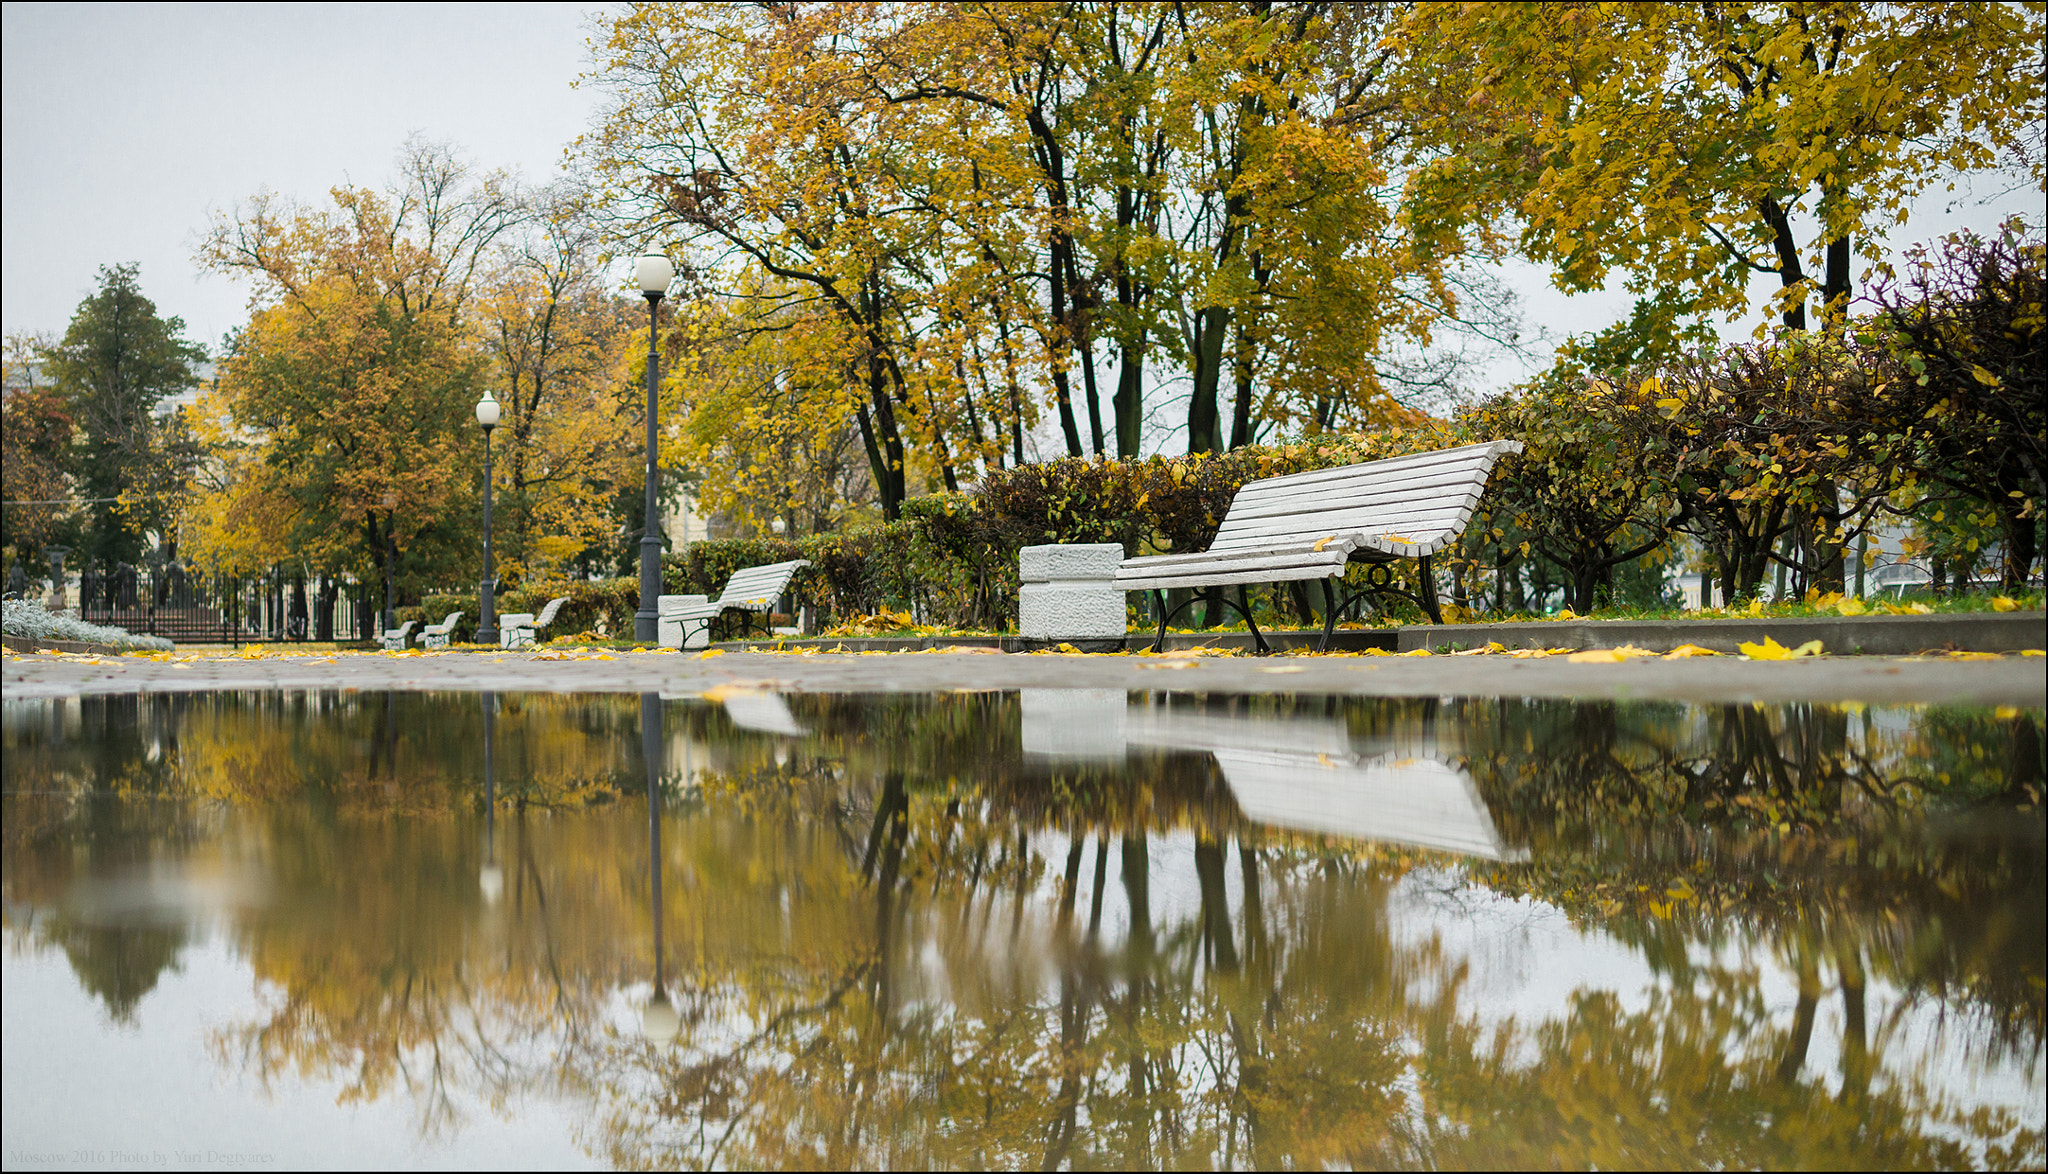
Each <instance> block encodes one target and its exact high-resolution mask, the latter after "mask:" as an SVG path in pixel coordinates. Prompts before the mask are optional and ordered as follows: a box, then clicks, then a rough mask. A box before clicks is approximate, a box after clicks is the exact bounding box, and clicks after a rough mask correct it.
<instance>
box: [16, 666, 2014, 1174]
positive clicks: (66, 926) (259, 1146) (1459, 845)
mask: <svg viewBox="0 0 2048 1174" xmlns="http://www.w3.org/2000/svg"><path fill="white" fill-rule="evenodd" d="M2042 718H2043V715H2042V713H2041V711H2039V710H2023V711H2012V710H2000V711H1996V712H1994V711H1990V710H1978V709H1961V708H1956V709H1944V708H1927V709H1896V710H1879V709H1869V710H1864V709H1837V708H1827V707H1813V706H1775V707H1764V706H1750V705H1739V706H1689V705H1677V704H1640V705H1615V704H1578V703H1569V702H1547V701H1514V700H1507V701H1501V700H1452V699H1444V700H1437V699H1419V700H1384V699H1325V698H1306V697H1301V698H1297V697H1287V696H1261V697H1230V696H1213V695H1212V696H1204V695H1199V694H1188V693H1154V694H1143V693H1131V694H1125V693H1121V692H1102V691H1088V690H1026V691H1024V692H1022V693H1021V694H1020V693H957V694H946V695H939V696H917V695H888V696H879V695H878V696H829V695H778V694H773V693H760V692H748V691H745V690H714V691H713V692H712V693H710V694H708V695H706V696H701V697H700V696H689V697H672V698H662V697H656V696H653V695H647V696H615V695H595V696H593V695H558V694H500V695H496V696H492V695H490V694H484V695H481V696H479V695H476V694H465V695H456V694H382V695H377V694H359V693H346V694H344V693H341V692H328V693H307V694H275V693H273V694H256V693H237V694H219V695H205V694H195V695H181V696H161V695H159V696H145V697H134V696H129V697H104V698H84V699H78V698H73V699H68V700H60V701H34V702H9V703H7V704H6V706H5V709H4V718H0V747H4V752H5V757H4V768H0V771H4V788H5V789H4V798H0V802H4V817H5V818H4V827H5V857H4V880H5V904H6V922H5V926H6V946H7V948H6V951H5V961H4V965H5V987H6V998H5V1001H4V1020H5V1037H6V1041H7V1046H6V1048H5V1059H4V1103H5V1114H4V1122H5V1123H4V1126H0V1129H4V1134H5V1150H6V1154H7V1165H8V1167H9V1168H17V1167H18V1168H24V1169H29V1168H52V1167H70V1166H78V1165H86V1164H92V1165H111V1166H151V1167H189V1166H222V1165H233V1166H239V1167H243V1168H248V1167H277V1168H284V1167H291V1166H299V1165H309V1166H331V1165H406V1166H419V1167H435V1166H481V1165H490V1164H501V1165H506V1166H514V1167H530V1166H556V1165H570V1166H628V1167H648V1166H686V1167H693V1166H725V1167H758V1166H812V1167H825V1168H847V1167H870V1168H881V1167H929V1166H944V1167H977V1168H978V1167H1022V1166H1032V1167H1062V1166H1065V1167H1074V1168H1085V1167H1101V1166H1112V1167H1168V1166H1171V1167H1182V1166H1238V1167H1272V1166H1282V1165H1285V1166H1295V1167H1318V1166H1321V1167H1327V1166H1426V1167H1445V1168H1451V1167H1468V1168H1497V1167H1508V1168H1515V1167H1532V1166H1551V1165H1558V1166H1566V1167H1581V1166H1604V1167H1642V1166H1654V1167H1681V1166H1682V1167H1700V1166H1723V1167H1726V1166H1740V1167H1756V1166H1764V1167H1790V1166H1814V1165H1829V1166H1862V1167H1885V1168H1906V1167H1923V1166H1938V1167H1954V1166H1997V1167H2014V1166H2032V1167H2039V1166H2041V1165H2042V1164H2043V1162H2044V1158H2048V1148H2044V1140H2043V1138H2044V1133H2043V1130H2044V1124H2048V1121H2044V1118H2048V1110H2044V1107H2043V1097H2044V1089H2043V1070H2042V1066H2043V1039H2044V1035H2043V1032H2044V977H2048V974H2044V941H2048V908H2044V906H2048V867H2044V866H2048V851H2044V822H2043V816H2042V809H2041V806H2040V799H2041V789H2042V772H2043V752H2042V742H2041V727H2042Z"/></svg>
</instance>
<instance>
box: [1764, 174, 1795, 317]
mask: <svg viewBox="0 0 2048 1174" xmlns="http://www.w3.org/2000/svg"><path fill="white" fill-rule="evenodd" d="M1757 211H1758V212H1760V213H1761V214H1762V215H1763V218H1764V226H1765V227H1767V228H1769V229H1770V230H1771V247H1772V248H1773V249H1775V250H1776V251H1777V254H1778V285H1779V287H1780V288H1782V289H1791V288H1792V287H1793V286H1795V285H1798V284H1799V283H1800V282H1802V281H1805V280H1806V270H1805V269H1804V268H1803V267H1802V266H1801V265H1800V263H1799V241H1798V239H1797V238H1795V237H1794V236H1793V235H1792V221H1791V218H1790V217H1788V216H1787V215H1786V214H1785V209H1784V207H1783V206H1782V205H1780V204H1779V203H1778V201H1777V200H1775V199H1773V198H1771V197H1770V196H1765V197H1764V198H1763V199H1762V200H1761V201H1759V202H1758V205H1757ZM1784 315H1785V327H1786V329H1788V330H1804V329H1806V298H1805V297H1804V296H1802V297H1800V298H1799V299H1798V300H1797V301H1793V302H1789V303H1787V304H1786V306H1785V309H1784Z"/></svg>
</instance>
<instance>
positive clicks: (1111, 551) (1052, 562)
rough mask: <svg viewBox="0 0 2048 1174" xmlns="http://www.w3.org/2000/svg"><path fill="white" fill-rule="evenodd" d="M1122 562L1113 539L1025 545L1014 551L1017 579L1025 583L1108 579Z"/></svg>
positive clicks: (1121, 548)
mask: <svg viewBox="0 0 2048 1174" xmlns="http://www.w3.org/2000/svg"><path fill="white" fill-rule="evenodd" d="M1123 561H1124V548H1123V547H1122V546H1121V545H1119V544H1117V543H1114V542H1089V543H1077V544H1073V545H1054V546H1027V547H1025V548H1024V549H1022V550H1020V551H1018V552H1017V571H1018V578H1020V579H1021V580H1023V581H1024V582H1026V583H1056V582H1060V581H1062V580H1066V579H1102V580H1108V579H1112V578H1114V577H1115V576H1116V569H1117V567H1118V566H1120V565H1122V563H1123Z"/></svg>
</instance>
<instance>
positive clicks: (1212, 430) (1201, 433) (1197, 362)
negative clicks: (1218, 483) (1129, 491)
mask: <svg viewBox="0 0 2048 1174" xmlns="http://www.w3.org/2000/svg"><path fill="white" fill-rule="evenodd" d="M1229 326H1230V309H1229V307H1227V306H1209V307H1207V308H1205V309H1202V310H1199V311H1197V312H1196V313H1195V320H1194V336H1193V337H1192V338H1191V339H1189V340H1188V341H1189V343H1190V345H1189V347H1188V353H1189V355H1190V357H1191V358H1192V359H1193V360H1194V368H1195V369H1194V372H1193V374H1194V392H1193V394H1192V395H1191V396H1190V397H1189V399H1188V451H1189V452H1191V453H1197V452H1221V451H1223V428H1222V420H1221V419H1220V417H1219V415H1218V405H1217V402H1216V394H1217V384H1218V383H1219V382H1220V380H1221V379H1222V374H1223V334H1224V332H1225V331H1226V330H1228V329H1229Z"/></svg>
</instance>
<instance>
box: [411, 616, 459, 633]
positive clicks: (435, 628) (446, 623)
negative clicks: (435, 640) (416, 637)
mask: <svg viewBox="0 0 2048 1174" xmlns="http://www.w3.org/2000/svg"><path fill="white" fill-rule="evenodd" d="M461 618H462V613H461V612H459V611H451V612H449V613H448V615H447V617H446V618H444V619H443V620H442V621H441V622H440V623H438V624H428V625H427V626H426V627H425V628H422V629H420V630H421V631H423V632H446V631H450V630H452V629H453V628H454V627H455V621H457V620H459V619H461Z"/></svg>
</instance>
